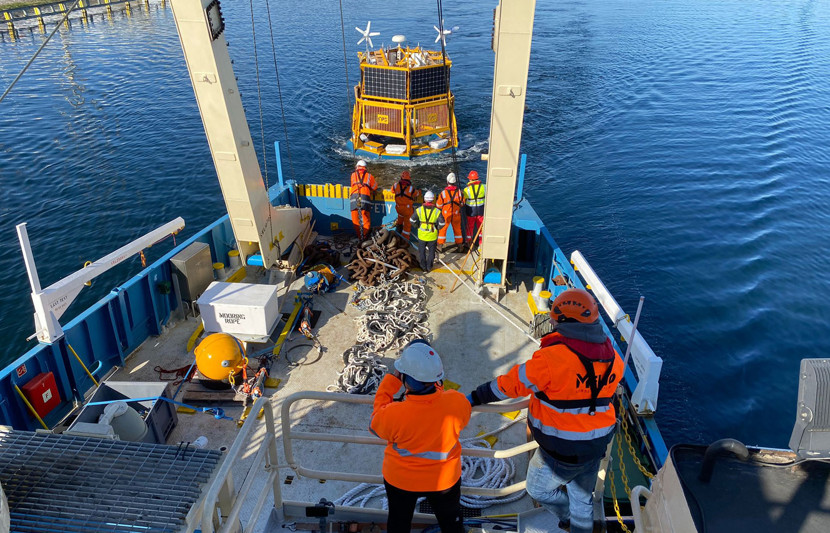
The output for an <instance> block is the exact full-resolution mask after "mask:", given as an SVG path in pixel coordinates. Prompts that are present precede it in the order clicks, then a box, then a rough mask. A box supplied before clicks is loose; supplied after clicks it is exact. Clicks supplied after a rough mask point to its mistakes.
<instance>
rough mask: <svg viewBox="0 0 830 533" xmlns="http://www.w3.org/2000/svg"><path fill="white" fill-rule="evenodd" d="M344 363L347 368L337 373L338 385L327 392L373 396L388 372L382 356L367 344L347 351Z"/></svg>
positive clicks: (330, 386) (331, 386)
mask: <svg viewBox="0 0 830 533" xmlns="http://www.w3.org/2000/svg"><path fill="white" fill-rule="evenodd" d="M343 362H344V363H345V364H346V366H345V368H343V370H341V371H340V372H338V373H337V383H335V384H333V385H329V386H328V387H326V391H328V392H345V393H347V394H371V393H373V392H375V391H376V390H377V388H378V385H380V381H381V379H383V375H384V374H385V373H386V370H387V367H386V365H384V364H383V363H382V362H381V357H380V355H379V354H377V353H375V352H374V351H372V350H370V349H369V347H368V346H366V345H365V344H357V345H355V346H352V347H351V348H349V349H348V350H346V351H345V353H343Z"/></svg>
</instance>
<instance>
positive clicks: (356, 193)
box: [349, 170, 378, 210]
mask: <svg viewBox="0 0 830 533" xmlns="http://www.w3.org/2000/svg"><path fill="white" fill-rule="evenodd" d="M377 188H378V184H377V183H376V182H375V177H374V176H372V175H371V174H369V171H368V170H362V171H358V170H355V171H354V172H352V176H351V188H350V189H349V200H350V208H351V209H352V210H355V209H358V203H360V204H362V205H361V206H360V208H361V209H366V210H367V209H369V203H370V202H371V201H372V193H373V192H375V190H376V189H377ZM358 200H359V202H358Z"/></svg>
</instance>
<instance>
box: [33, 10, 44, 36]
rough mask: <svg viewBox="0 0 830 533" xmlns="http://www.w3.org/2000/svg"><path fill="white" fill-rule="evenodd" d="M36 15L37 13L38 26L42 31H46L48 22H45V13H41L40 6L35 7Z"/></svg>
mask: <svg viewBox="0 0 830 533" xmlns="http://www.w3.org/2000/svg"><path fill="white" fill-rule="evenodd" d="M34 11H35V15H37V27H38V29H39V30H40V33H46V24H44V23H43V15H42V14H41V13H40V8H37V7H36V8H34Z"/></svg>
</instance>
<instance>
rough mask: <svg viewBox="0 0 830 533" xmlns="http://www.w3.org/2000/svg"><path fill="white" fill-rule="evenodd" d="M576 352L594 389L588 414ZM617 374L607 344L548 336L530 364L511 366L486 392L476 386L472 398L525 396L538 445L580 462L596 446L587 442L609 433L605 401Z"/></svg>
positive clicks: (611, 420)
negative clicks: (592, 402) (596, 395)
mask: <svg viewBox="0 0 830 533" xmlns="http://www.w3.org/2000/svg"><path fill="white" fill-rule="evenodd" d="M580 353H581V354H582V355H583V357H584V356H586V355H587V357H585V360H586V364H588V365H592V368H593V374H594V379H595V380H596V382H597V385H598V387H599V394H598V397H597V399H596V402H595V412H594V414H593V415H592V414H590V410H591V386H590V384H589V380H591V377H590V374H589V373H588V372H587V368H588V367H587V366H585V364H583V362H582V361H581V360H580V356H579V355H578V354H580ZM609 366H610V369H609ZM622 373H623V364H622V360H621V359H620V357H619V355H617V353H616V351H615V350H614V348H613V346H612V345H611V341H610V340H607V339H606V341H605V343H603V344H595V343H589V342H585V341H580V340H575V339H570V338H567V337H564V336H562V335H561V334H559V333H552V334H550V335H547V336H545V337H544V338H543V339H542V347H541V348H540V349H539V350H537V351H536V352H535V353H534V354H533V357H532V358H531V359H530V361H527V362H526V363H523V364H520V365H516V366H514V367H513V368H511V369H510V371H509V372H508V373H507V374H505V375H503V376H499V377H498V378H496V379H495V380H493V381H491V382H490V383H489V387H488V386H487V385H483V386H482V387H479V389H477V390H476V394H478V395H479V397H480V398H482V399H483V401H485V402H487V401H495V400H500V399H501V400H504V399H507V398H518V397H521V396H528V395H530V406H529V408H528V424H529V425H530V426H531V431H532V432H533V436H534V438H535V439H536V440H537V442H539V445H540V446H542V447H543V448H545V449H546V450H549V451H552V452H554V453H557V454H559V455H560V456H561V455H564V456H573V457H581V456H587V455H591V454H593V453H594V450H593V449H591V448H592V445H593V444H596V443H591V442H590V441H594V440H595V439H602V438H604V437H607V436H609V435H610V434H611V433H612V432H613V431H614V428H615V426H616V413H615V410H614V405H613V403H612V402H611V399H612V398H613V396H614V392H615V390H616V388H617V385H618V383H619V380H620V379H621V378H622ZM482 389H484V390H482ZM488 389H489V390H488ZM598 447H599V448H604V444H603V445H601V446H599V445H598ZM585 450H588V451H587V452H586V451H585ZM602 453H604V449H602V451H601V452H600V453H599V455H600V456H601V455H602ZM573 462H577V461H576V460H574V461H573Z"/></svg>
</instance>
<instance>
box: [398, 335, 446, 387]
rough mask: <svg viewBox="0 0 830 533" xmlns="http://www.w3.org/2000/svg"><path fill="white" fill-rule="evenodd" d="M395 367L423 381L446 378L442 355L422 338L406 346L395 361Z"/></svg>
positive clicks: (428, 381) (402, 372)
mask: <svg viewBox="0 0 830 533" xmlns="http://www.w3.org/2000/svg"><path fill="white" fill-rule="evenodd" d="M395 369H396V370H397V371H398V372H400V373H401V374H406V375H407V376H410V377H412V378H414V379H417V380H418V381H421V382H423V383H433V382H435V381H439V380H442V379H444V365H443V364H442V363H441V356H440V355H438V352H436V351H435V349H434V348H433V347H432V346H430V345H429V344H427V342H426V341H423V340H420V339H418V340H414V341H412V342H410V343H409V344H407V345H406V346H405V347H404V349H403V351H402V352H401V357H400V358H399V359H398V360H397V361H395Z"/></svg>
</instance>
